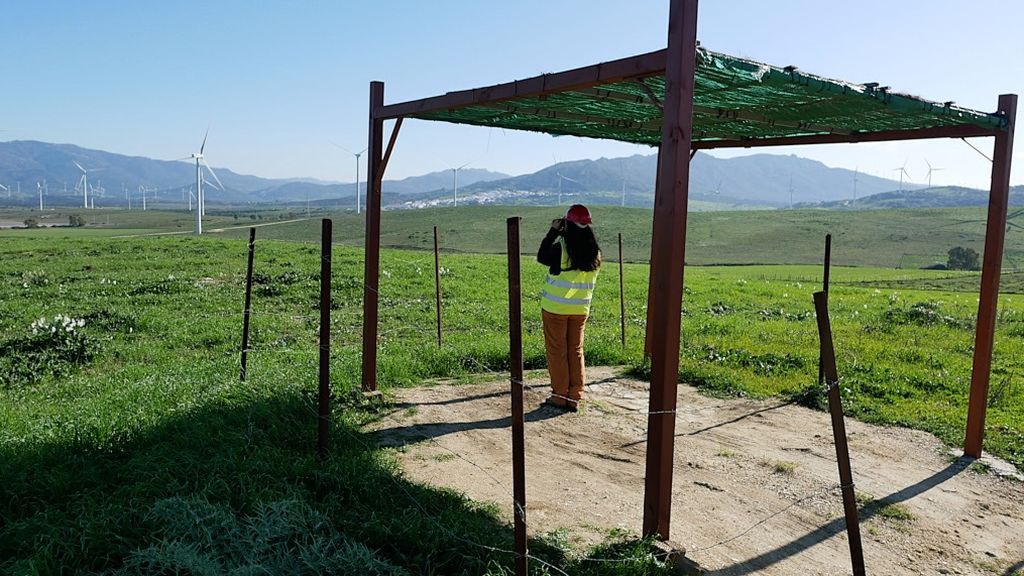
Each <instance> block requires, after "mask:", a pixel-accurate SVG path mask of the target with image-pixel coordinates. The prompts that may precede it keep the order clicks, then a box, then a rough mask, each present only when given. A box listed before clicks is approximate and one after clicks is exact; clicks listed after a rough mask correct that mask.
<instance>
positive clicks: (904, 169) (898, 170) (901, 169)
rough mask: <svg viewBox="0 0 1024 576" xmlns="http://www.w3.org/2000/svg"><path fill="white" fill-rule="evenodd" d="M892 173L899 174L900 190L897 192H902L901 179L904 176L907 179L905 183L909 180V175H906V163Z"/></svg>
mask: <svg viewBox="0 0 1024 576" xmlns="http://www.w3.org/2000/svg"><path fill="white" fill-rule="evenodd" d="M893 171H894V172H899V173H900V190H899V191H900V192H903V177H904V176H906V177H907V181H909V180H910V174H908V173H907V163H906V162H904V163H903V166H900V167H899V168H893Z"/></svg>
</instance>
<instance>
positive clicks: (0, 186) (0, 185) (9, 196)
mask: <svg viewBox="0 0 1024 576" xmlns="http://www.w3.org/2000/svg"><path fill="white" fill-rule="evenodd" d="M0 189H2V190H3V191H4V192H7V199H8V200H10V198H11V189H10V188H8V187H7V186H4V185H3V184H0Z"/></svg>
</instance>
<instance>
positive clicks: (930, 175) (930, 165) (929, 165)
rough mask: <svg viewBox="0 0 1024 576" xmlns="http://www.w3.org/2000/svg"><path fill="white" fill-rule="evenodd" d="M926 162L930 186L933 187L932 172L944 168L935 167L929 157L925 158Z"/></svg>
mask: <svg viewBox="0 0 1024 576" xmlns="http://www.w3.org/2000/svg"><path fill="white" fill-rule="evenodd" d="M924 163H925V164H927V165H928V187H929V188H931V187H932V172H939V171H941V170H942V168H935V167H934V166H932V163H931V162H929V161H928V160H927V159H925V161H924Z"/></svg>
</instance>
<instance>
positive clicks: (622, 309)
mask: <svg viewBox="0 0 1024 576" xmlns="http://www.w3.org/2000/svg"><path fill="white" fill-rule="evenodd" d="M622 268H623V267H622V232H619V326H620V328H621V331H622V347H623V348H625V347H626V286H625V281H624V280H623V276H622Z"/></svg>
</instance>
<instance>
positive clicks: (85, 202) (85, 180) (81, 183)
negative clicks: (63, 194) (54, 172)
mask: <svg viewBox="0 0 1024 576" xmlns="http://www.w3.org/2000/svg"><path fill="white" fill-rule="evenodd" d="M71 162H72V163H73V164H74V165H75V166H77V167H78V169H79V170H81V171H82V177H81V178H79V179H78V187H79V188H81V189H82V206H83V207H85V208H88V207H89V172H95V171H96V170H97V169H96V168H90V169H88V170H86V169H85V168H82V165H81V164H79V163H78V162H76V161H74V160H72V161H71Z"/></svg>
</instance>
